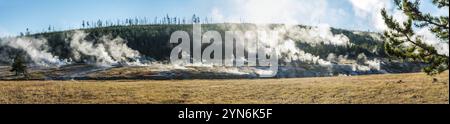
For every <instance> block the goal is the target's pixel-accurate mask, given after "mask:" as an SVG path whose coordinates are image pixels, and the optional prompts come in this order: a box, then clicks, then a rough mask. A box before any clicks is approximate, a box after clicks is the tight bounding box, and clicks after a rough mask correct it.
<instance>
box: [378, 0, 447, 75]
mask: <svg viewBox="0 0 450 124" xmlns="http://www.w3.org/2000/svg"><path fill="white" fill-rule="evenodd" d="M394 2H395V4H396V6H397V9H398V10H400V11H402V12H403V13H404V14H405V15H406V16H407V17H408V19H407V21H406V22H403V23H399V22H397V20H395V19H394V18H393V17H392V16H390V15H388V14H387V12H386V9H383V10H382V11H381V14H382V16H383V18H384V21H385V23H386V25H387V27H388V28H389V29H388V30H386V31H385V32H384V37H385V50H386V53H387V54H389V55H391V56H394V57H399V58H403V59H412V60H416V61H420V62H424V63H426V64H427V66H426V67H425V68H423V71H425V72H426V73H427V74H429V75H434V74H438V73H441V72H443V71H446V70H448V58H449V57H448V55H443V54H442V53H441V54H440V53H438V51H437V50H436V48H435V47H433V46H431V45H429V44H426V43H425V42H424V39H423V37H421V36H418V35H417V34H416V33H415V29H417V28H429V30H430V31H431V32H432V33H433V34H434V35H435V36H436V37H437V38H438V39H440V42H443V43H448V40H449V39H448V31H449V23H448V22H449V17H448V15H446V16H438V17H435V16H432V15H431V14H429V13H423V12H421V11H420V9H419V5H420V2H419V0H416V1H414V2H412V1H410V0H394ZM433 4H434V5H436V6H437V7H438V8H443V7H449V0H433ZM413 26H414V27H413Z"/></svg>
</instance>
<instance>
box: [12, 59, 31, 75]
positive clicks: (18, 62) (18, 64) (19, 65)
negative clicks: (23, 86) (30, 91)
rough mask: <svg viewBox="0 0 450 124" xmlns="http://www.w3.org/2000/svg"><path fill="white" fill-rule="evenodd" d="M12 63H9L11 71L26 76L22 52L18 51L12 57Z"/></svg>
mask: <svg viewBox="0 0 450 124" xmlns="http://www.w3.org/2000/svg"><path fill="white" fill-rule="evenodd" d="M13 61H14V62H13V64H12V65H11V67H12V69H11V70H10V71H11V72H15V75H16V76H19V75H20V74H22V75H23V76H25V77H28V73H27V66H26V63H25V60H24V56H23V53H18V54H17V55H16V56H15V57H14V59H13Z"/></svg>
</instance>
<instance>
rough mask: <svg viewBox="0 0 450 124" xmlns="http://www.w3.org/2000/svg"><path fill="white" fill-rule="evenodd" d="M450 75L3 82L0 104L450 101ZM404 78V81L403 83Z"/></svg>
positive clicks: (0, 85) (416, 74)
mask: <svg viewBox="0 0 450 124" xmlns="http://www.w3.org/2000/svg"><path fill="white" fill-rule="evenodd" d="M448 75H449V73H448V71H447V72H445V73H444V74H441V75H438V76H436V77H435V78H436V79H437V82H433V77H429V76H426V75H425V74H422V73H412V74H384V75H368V76H356V77H324V78H293V79H245V80H166V81H153V80H150V81H136V80H118V81H20V82H17V81H0V103H164V104H178V103H200V104H209V103H212V104H222V103H223V104H225V103H233V104H234V103H244V104H247V103H256V104H264V103H276V104H278V103H283V104H284V103H288V104H297V103H320V104H322V103H333V104H335V103H345V104H347V103H349V104H353V103H364V104H365V103H395V104H397V103H412V104H421V103H445V104H448V103H449V78H448ZM400 80H401V81H400Z"/></svg>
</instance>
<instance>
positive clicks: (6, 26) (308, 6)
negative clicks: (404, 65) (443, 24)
mask: <svg viewBox="0 0 450 124" xmlns="http://www.w3.org/2000/svg"><path fill="white" fill-rule="evenodd" d="M359 1H362V2H359ZM370 1H372V2H370ZM373 1H376V2H373ZM389 1H390V0H357V1H355V0H0V36H1V35H17V34H18V33H19V32H24V31H25V29H26V28H29V29H30V30H31V31H32V32H39V31H42V30H44V29H46V28H47V27H48V26H49V25H52V26H54V27H55V28H56V29H70V28H79V27H80V25H81V22H82V20H98V19H102V20H117V19H125V18H129V17H147V18H150V19H153V18H154V17H155V16H163V15H166V14H169V15H171V16H179V17H190V16H192V14H197V15H200V16H203V17H204V16H208V17H212V18H213V19H214V20H215V21H216V22H236V21H237V20H242V18H244V19H243V20H246V21H249V22H262V23H299V24H306V25H317V24H321V23H326V24H328V25H330V26H332V27H338V28H347V29H355V30H376V25H374V23H373V22H372V21H373V20H374V19H373V18H376V14H377V13H378V9H379V8H380V7H387V8H391V5H389ZM430 1H431V0H423V3H425V4H424V10H426V11H428V12H432V13H442V12H441V11H439V10H437V9H434V8H432V6H431V4H430ZM372 4H376V5H380V6H375V7H374V5H372ZM384 4H386V5H384ZM368 5H369V6H368ZM366 6H367V7H366ZM358 7H359V8H358ZM366 8H369V9H366ZM447 14H448V12H447Z"/></svg>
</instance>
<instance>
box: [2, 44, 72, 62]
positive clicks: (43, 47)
mask: <svg viewBox="0 0 450 124" xmlns="http://www.w3.org/2000/svg"><path fill="white" fill-rule="evenodd" d="M5 45H6V46H10V47H12V48H15V49H20V50H23V51H25V52H26V53H27V54H28V56H29V57H30V58H31V60H32V61H33V63H34V64H37V65H40V66H60V65H64V64H66V63H67V61H65V60H60V59H59V58H58V56H54V55H53V54H52V53H50V52H49V46H48V45H47V40H46V39H44V38H28V37H19V38H5V39H3V40H2V42H1V43H0V46H5Z"/></svg>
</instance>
